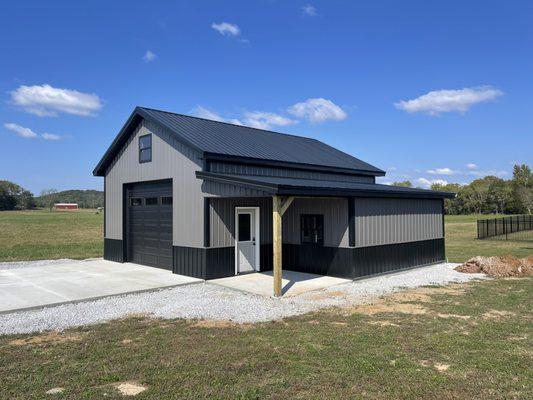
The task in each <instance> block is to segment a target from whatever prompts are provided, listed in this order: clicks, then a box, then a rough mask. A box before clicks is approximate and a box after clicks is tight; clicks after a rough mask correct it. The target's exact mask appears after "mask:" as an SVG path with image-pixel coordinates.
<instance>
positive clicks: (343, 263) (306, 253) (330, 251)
mask: <svg viewBox="0 0 533 400" xmlns="http://www.w3.org/2000/svg"><path fill="white" fill-rule="evenodd" d="M352 257H353V249H350V248H343V247H326V246H315V245H299V244H289V243H284V244H283V255H282V262H283V267H284V268H285V269H288V270H291V271H298V272H307V273H311V274H319V275H330V276H340V277H346V278H351V277H352V274H353V258H352Z"/></svg>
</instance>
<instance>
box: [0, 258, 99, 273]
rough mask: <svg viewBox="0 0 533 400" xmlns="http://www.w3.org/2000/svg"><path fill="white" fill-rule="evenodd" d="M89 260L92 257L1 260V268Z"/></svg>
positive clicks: (7, 268)
mask: <svg viewBox="0 0 533 400" xmlns="http://www.w3.org/2000/svg"><path fill="white" fill-rule="evenodd" d="M88 260H91V259H87V260H73V259H71V258H59V259H57V260H36V261H11V262H0V270H9V269H19V268H28V267H42V266H45V265H55V264H57V265H59V264H68V263H71V262H79V261H88Z"/></svg>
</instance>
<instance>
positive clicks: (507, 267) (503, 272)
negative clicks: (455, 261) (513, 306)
mask: <svg viewBox="0 0 533 400" xmlns="http://www.w3.org/2000/svg"><path fill="white" fill-rule="evenodd" d="M455 270H456V271H458V272H463V273H466V274H477V273H483V274H486V275H488V276H492V277H495V278H508V277H522V276H533V256H529V257H525V258H517V257H515V256H511V255H506V256H499V257H480V256H478V257H474V258H471V259H470V260H468V261H467V262H466V263H464V264H462V265H459V266H458V267H457V268H455Z"/></svg>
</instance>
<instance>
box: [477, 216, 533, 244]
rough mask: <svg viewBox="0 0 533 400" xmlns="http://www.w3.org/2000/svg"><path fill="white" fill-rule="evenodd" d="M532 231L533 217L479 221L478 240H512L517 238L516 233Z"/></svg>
mask: <svg viewBox="0 0 533 400" xmlns="http://www.w3.org/2000/svg"><path fill="white" fill-rule="evenodd" d="M530 230H533V215H516V216H513V217H503V218H491V219H478V220H477V238H478V239H485V238H490V237H501V238H505V239H512V238H514V237H516V236H517V235H515V233H517V232H523V231H530Z"/></svg>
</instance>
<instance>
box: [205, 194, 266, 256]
mask: <svg viewBox="0 0 533 400" xmlns="http://www.w3.org/2000/svg"><path fill="white" fill-rule="evenodd" d="M247 206H253V207H260V210H259V224H260V228H259V233H260V243H261V244H270V243H272V198H271V197H261V198H241V199H218V198H213V199H211V200H210V204H209V208H210V212H209V218H210V222H209V223H210V227H211V232H210V243H211V247H229V246H234V245H235V240H234V232H235V207H247Z"/></svg>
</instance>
